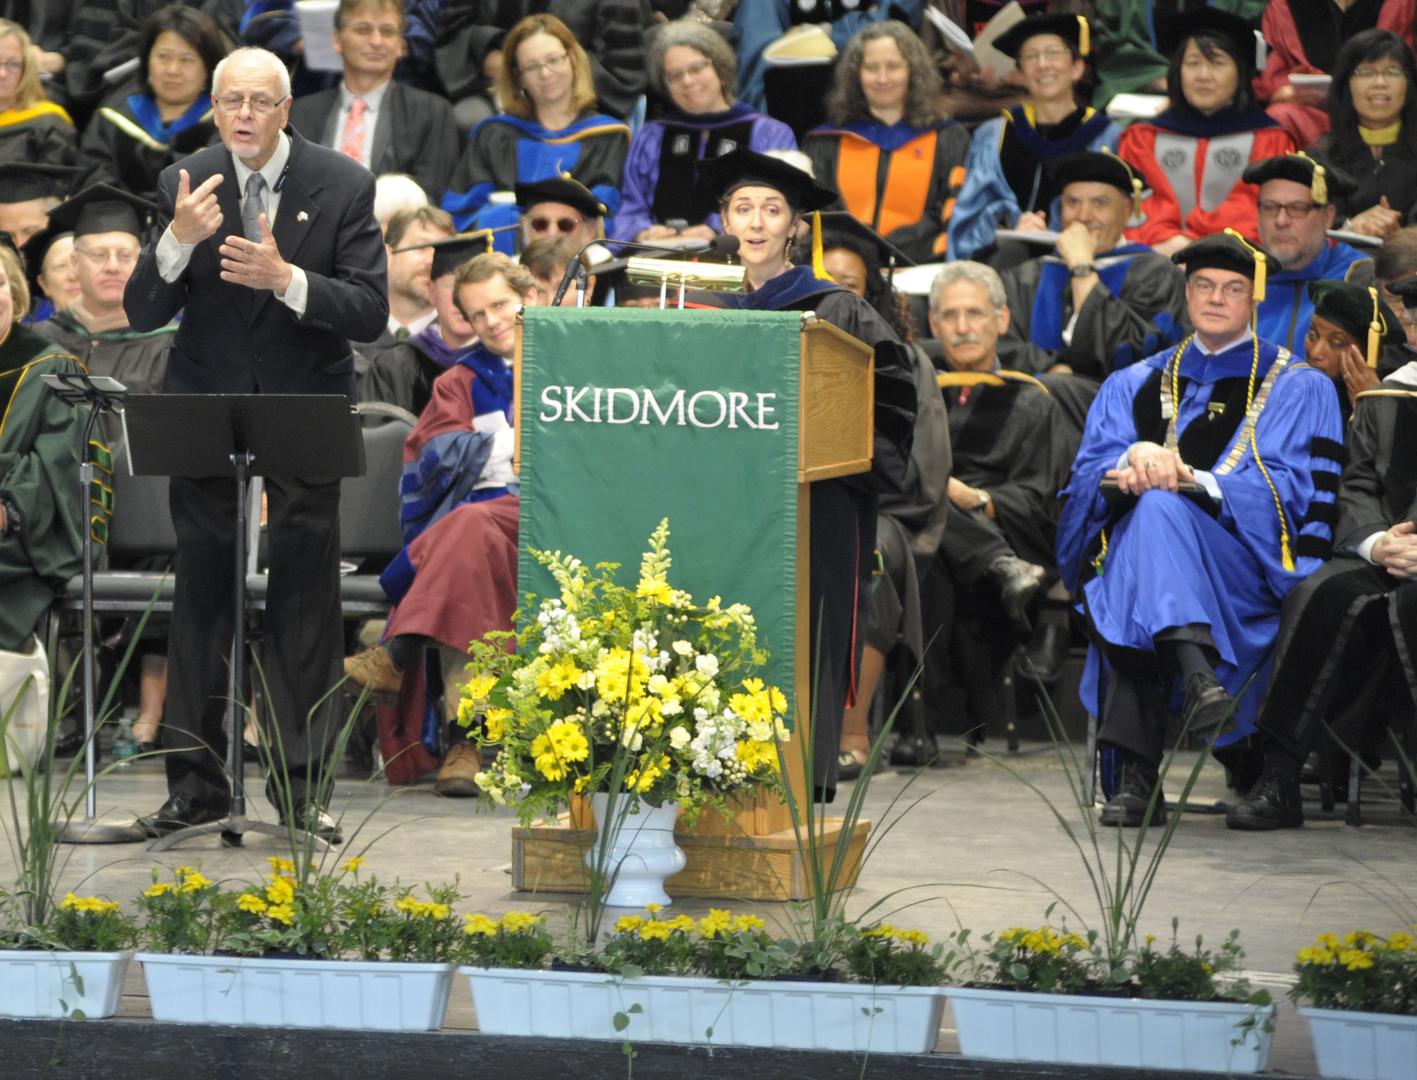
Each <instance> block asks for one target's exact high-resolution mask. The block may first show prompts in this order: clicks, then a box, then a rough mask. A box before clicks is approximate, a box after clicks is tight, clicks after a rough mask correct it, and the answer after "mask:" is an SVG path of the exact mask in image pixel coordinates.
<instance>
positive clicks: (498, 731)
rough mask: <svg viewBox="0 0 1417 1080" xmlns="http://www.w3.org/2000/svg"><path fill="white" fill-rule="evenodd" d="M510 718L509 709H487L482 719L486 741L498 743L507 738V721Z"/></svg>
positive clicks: (510, 712) (510, 711)
mask: <svg viewBox="0 0 1417 1080" xmlns="http://www.w3.org/2000/svg"><path fill="white" fill-rule="evenodd" d="M511 718H512V710H511V709H488V710H487V714H486V715H485V716H484V717H483V718H482V719H483V726H484V727H486V729H487V741H488V742H494V743H499V742H501V741H502V740H503V739H505V738H506V737H507V721H508V720H510V719H511Z"/></svg>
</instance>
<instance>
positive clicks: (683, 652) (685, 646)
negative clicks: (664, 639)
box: [670, 639, 694, 656]
mask: <svg viewBox="0 0 1417 1080" xmlns="http://www.w3.org/2000/svg"><path fill="white" fill-rule="evenodd" d="M670 647H671V648H672V649H673V650H674V651H675V652H676V653H678V654H679V655H680V656H693V655H694V647H693V646H692V645H691V644H689V643H688V642H687V641H684V640H682V639H681V640H679V641H676V642H675V643H674V644H673V645H672V646H670Z"/></svg>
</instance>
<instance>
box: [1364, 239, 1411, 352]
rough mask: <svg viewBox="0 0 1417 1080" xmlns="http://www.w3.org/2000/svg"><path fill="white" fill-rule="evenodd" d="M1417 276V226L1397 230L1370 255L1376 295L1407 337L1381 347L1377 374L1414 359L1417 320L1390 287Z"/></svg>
mask: <svg viewBox="0 0 1417 1080" xmlns="http://www.w3.org/2000/svg"><path fill="white" fill-rule="evenodd" d="M1411 277H1417V225H1408V226H1407V227H1405V228H1402V229H1398V230H1397V232H1395V233H1393V234H1392V236H1390V237H1388V238H1387V239H1386V240H1384V241H1383V244H1382V247H1380V248H1378V250H1377V251H1376V252H1375V253H1374V254H1373V280H1374V282H1375V283H1376V284H1377V286H1378V292H1379V294H1380V295H1381V296H1382V298H1383V303H1385V304H1387V306H1388V307H1390V308H1391V309H1392V310H1393V311H1395V312H1397V316H1398V320H1399V321H1400V322H1401V323H1402V329H1403V331H1404V332H1405V333H1406V335H1407V340H1406V341H1405V342H1404V343H1403V344H1401V345H1397V346H1391V345H1389V346H1384V347H1383V351H1382V356H1381V358H1380V359H1379V360H1378V374H1379V375H1382V376H1383V377H1386V376H1388V375H1390V374H1392V373H1393V372H1394V371H1396V370H1397V369H1398V368H1400V367H1402V366H1404V365H1405V364H1407V363H1408V362H1409V361H1411V360H1412V359H1413V357H1414V355H1417V354H1414V352H1413V351H1412V350H1413V349H1414V348H1417V319H1409V318H1408V314H1407V309H1406V307H1405V306H1404V305H1403V303H1402V300H1401V298H1400V297H1399V296H1398V295H1397V294H1396V293H1395V292H1393V288H1394V287H1395V286H1396V285H1397V284H1398V283H1399V282H1401V281H1406V280H1407V279H1408V278H1411Z"/></svg>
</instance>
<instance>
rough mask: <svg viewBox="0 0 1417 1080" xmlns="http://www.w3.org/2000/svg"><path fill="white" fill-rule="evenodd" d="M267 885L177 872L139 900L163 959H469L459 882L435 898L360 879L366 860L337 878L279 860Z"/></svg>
mask: <svg viewBox="0 0 1417 1080" xmlns="http://www.w3.org/2000/svg"><path fill="white" fill-rule="evenodd" d="M267 862H269V863H270V864H271V873H270V876H269V877H268V878H267V880H266V881H264V882H262V883H261V884H260V885H259V886H256V885H247V886H243V887H240V888H233V889H223V888H222V887H221V886H220V885H218V884H217V883H215V882H212V881H210V880H208V879H207V878H206V877H204V876H203V875H202V873H201V871H199V870H197V869H196V868H194V867H191V866H181V867H178V868H177V869H176V870H175V871H173V874H172V879H171V880H160V874H159V872H158V871H156V870H155V871H154V872H153V884H152V885H151V886H149V887H148V888H147V889H146V890H145V891H144V892H143V894H142V896H141V897H140V898H139V901H138V903H139V906H140V907H141V908H142V909H143V911H144V913H145V914H146V916H147V918H146V925H145V926H144V936H145V938H146V942H147V947H148V948H149V949H151V950H152V951H154V952H167V953H197V954H211V953H216V952H222V953H230V954H232V955H235V956H268V955H273V954H280V955H296V956H309V957H312V958H320V959H339V958H343V957H352V958H357V959H361V960H397V961H412V962H423V963H451V962H458V961H460V960H461V958H462V953H463V949H464V944H463V939H464V935H463V933H462V926H461V924H460V922H459V920H458V918H457V916H456V915H455V914H454V913H453V905H454V904H455V903H456V902H457V900H458V890H457V886H456V885H442V886H437V887H430V888H429V889H428V890H427V891H428V898H427V899H420V898H419V897H418V896H416V895H415V894H414V891H413V890H412V889H410V888H408V887H406V886H401V885H399V884H397V883H395V884H393V885H386V884H383V883H381V882H379V881H378V880H377V879H376V878H372V877H371V878H369V879H368V880H360V877H359V869H360V866H361V865H362V864H363V862H364V860H363V858H362V857H359V856H356V857H354V858H351V859H349V860H348V861H346V862H345V863H343V864H342V865H341V866H340V867H339V868H338V870H337V871H336V872H335V873H333V874H312V875H307V876H306V877H305V878H304V879H302V878H300V877H298V876H297V874H296V868H295V864H294V863H293V862H291V861H290V860H289V859H283V858H279V857H272V858H269V859H267Z"/></svg>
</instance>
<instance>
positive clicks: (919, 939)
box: [896, 930, 930, 949]
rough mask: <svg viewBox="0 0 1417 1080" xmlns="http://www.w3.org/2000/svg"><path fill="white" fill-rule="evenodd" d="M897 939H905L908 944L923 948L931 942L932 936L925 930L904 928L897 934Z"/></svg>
mask: <svg viewBox="0 0 1417 1080" xmlns="http://www.w3.org/2000/svg"><path fill="white" fill-rule="evenodd" d="M896 940H897V941H903V942H905V943H906V944H907V945H917V946H919V947H920V948H922V949H923V948H924V947H925V946H926V945H929V944H930V938H929V937H928V936H927V935H926V934H925V932H924V931H923V930H902V931H900V932H899V933H898V934H896Z"/></svg>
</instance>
